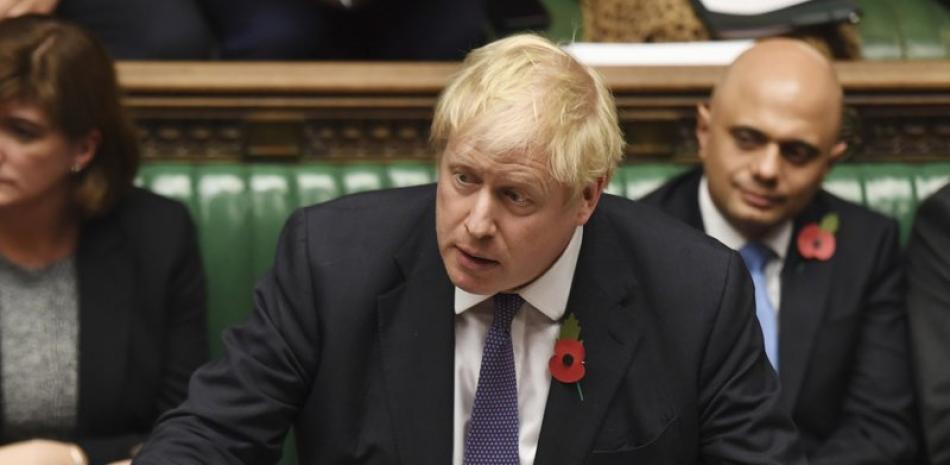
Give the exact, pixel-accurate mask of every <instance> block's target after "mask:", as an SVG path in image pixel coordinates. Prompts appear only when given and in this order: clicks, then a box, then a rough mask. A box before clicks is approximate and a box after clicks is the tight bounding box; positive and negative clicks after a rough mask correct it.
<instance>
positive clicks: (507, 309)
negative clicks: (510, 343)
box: [492, 294, 524, 330]
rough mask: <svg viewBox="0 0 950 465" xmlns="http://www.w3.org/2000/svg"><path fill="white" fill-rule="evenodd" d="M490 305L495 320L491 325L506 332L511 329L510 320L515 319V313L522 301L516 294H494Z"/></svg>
mask: <svg viewBox="0 0 950 465" xmlns="http://www.w3.org/2000/svg"><path fill="white" fill-rule="evenodd" d="M492 303H493V304H494V307H495V318H494V320H493V321H492V325H493V326H501V327H502V328H505V329H506V330H507V329H509V328H511V320H513V319H514V318H515V313H517V312H518V309H519V308H521V304H523V303H524V299H522V298H521V296H520V295H518V294H495V297H494V298H493V299H492Z"/></svg>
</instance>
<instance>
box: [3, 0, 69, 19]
mask: <svg viewBox="0 0 950 465" xmlns="http://www.w3.org/2000/svg"><path fill="white" fill-rule="evenodd" d="M58 4H59V0H0V19H2V18H13V17H15V16H23V15H25V14H29V13H40V14H44V15H46V14H50V13H52V12H53V10H55V9H56V5H58Z"/></svg>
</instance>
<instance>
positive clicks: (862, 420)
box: [643, 170, 916, 465]
mask: <svg viewBox="0 0 950 465" xmlns="http://www.w3.org/2000/svg"><path fill="white" fill-rule="evenodd" d="M701 178H702V171H701V170H692V171H690V172H687V173H685V174H683V175H680V176H678V177H676V178H674V179H673V180H671V181H669V182H668V183H666V184H665V185H663V186H661V187H660V188H659V189H657V190H656V191H654V192H652V193H650V194H648V195H647V196H646V197H645V198H644V199H643V201H644V202H645V203H648V204H651V205H655V206H658V207H660V208H662V209H663V210H665V211H666V212H667V213H670V214H672V215H673V216H675V217H677V218H679V219H680V220H682V221H684V222H686V223H687V224H689V225H690V226H692V227H694V228H696V229H698V230H700V231H703V230H704V226H703V221H702V216H701V214H700V210H699V186H700V180H701ZM828 213H835V214H837V215H838V217H839V224H840V226H839V228H838V231H837V233H836V234H835V240H836V249H835V252H834V255H832V257H831V258H830V259H828V260H827V261H820V260H813V259H805V258H803V257H802V256H801V254H799V252H798V246H797V237H798V233H799V231H801V229H802V228H803V227H804V226H805V225H807V224H810V223H817V222H820V221H821V219H822V218H823V217H824V216H825V215H826V214H828ZM793 224H794V226H793V231H792V240H791V241H790V244H789V248H788V250H787V254H786V256H785V264H784V267H783V269H782V273H781V286H782V292H781V302H780V305H779V364H778V366H779V370H778V372H779V378H780V381H781V385H782V399H783V403H784V406H785V408H786V409H788V410H789V411H790V412H791V413H792V419H793V420H795V422H796V424H797V426H798V429H799V431H800V435H801V443H802V448H803V449H804V451H805V452H806V454H807V455H808V457H809V459H810V462H811V463H813V464H825V463H827V464H836V465H847V464H858V463H860V464H895V463H910V462H912V461H913V460H914V454H915V449H916V441H915V439H914V433H913V421H914V420H913V401H914V399H913V386H912V383H911V379H910V371H909V364H910V359H909V355H908V348H907V344H908V343H907V318H906V312H905V303H904V295H905V283H904V275H903V270H902V267H903V263H902V261H903V259H902V256H901V254H900V248H899V245H898V243H899V234H898V227H897V223H896V222H895V221H894V220H892V219H889V218H886V217H884V216H883V215H880V214H878V213H875V212H872V211H870V210H868V209H866V208H864V207H861V206H858V205H855V204H852V203H850V202H847V201H844V200H842V199H839V198H837V197H835V196H833V195H831V194H829V193H827V192H825V191H820V192H819V193H818V194H817V195H816V196H815V198H814V199H813V200H812V201H811V203H810V204H809V205H808V206H807V207H806V208H805V210H804V211H803V212H802V213H801V214H799V215H798V217H796V218H795V219H794V222H793Z"/></svg>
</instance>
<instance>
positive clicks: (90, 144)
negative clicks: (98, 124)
mask: <svg viewBox="0 0 950 465" xmlns="http://www.w3.org/2000/svg"><path fill="white" fill-rule="evenodd" d="M100 145H102V133H101V132H100V131H99V130H98V129H93V130H92V131H89V134H86V135H85V136H83V137H81V138H80V139H79V140H78V141H76V143H75V144H74V145H73V148H74V152H73V160H72V162H73V163H72V166H71V167H73V168H78V169H77V170H76V171H82V170H84V169H85V168H86V167H87V166H89V163H92V159H93V158H95V157H96V153H98V152H99V146H100Z"/></svg>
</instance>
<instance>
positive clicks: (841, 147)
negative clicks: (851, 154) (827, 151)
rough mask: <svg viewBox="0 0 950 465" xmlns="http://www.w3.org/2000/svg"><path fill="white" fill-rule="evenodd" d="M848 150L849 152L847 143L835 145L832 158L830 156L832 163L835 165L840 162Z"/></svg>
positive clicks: (832, 149) (841, 142)
mask: <svg viewBox="0 0 950 465" xmlns="http://www.w3.org/2000/svg"><path fill="white" fill-rule="evenodd" d="M847 150H848V143H847V142H845V141H843V140H842V141H838V142H837V143H835V145H833V146H832V147H831V156H830V160H831V163H832V164H834V163H837V162H838V161H840V160H841V157H842V156H843V155H844V153H845V152H846V151H847Z"/></svg>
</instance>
